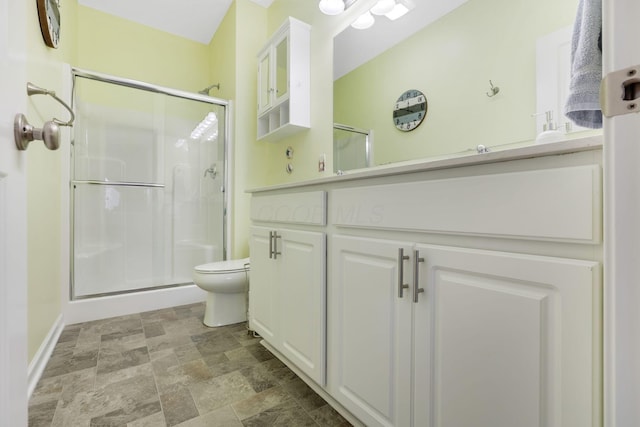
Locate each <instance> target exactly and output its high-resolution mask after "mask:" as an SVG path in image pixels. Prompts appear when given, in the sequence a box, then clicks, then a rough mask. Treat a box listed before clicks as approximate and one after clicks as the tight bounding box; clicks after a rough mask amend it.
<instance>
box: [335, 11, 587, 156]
mask: <svg viewBox="0 0 640 427" xmlns="http://www.w3.org/2000/svg"><path fill="white" fill-rule="evenodd" d="M576 7H577V0H562V1H556V0H540V1H537V2H521V1H518V2H514V1H512V0H470V1H469V2H467V3H466V4H464V5H462V6H461V7H459V8H458V9H456V10H454V11H452V12H451V13H449V14H448V15H445V16H444V17H442V18H441V19H439V20H438V21H436V22H435V23H433V24H431V25H429V26H427V27H426V28H425V29H423V30H421V31H419V32H418V33H416V34H414V35H413V36H411V37H409V38H408V39H406V40H405V41H403V42H402V43H400V44H399V45H397V46H396V47H394V48H392V49H390V50H388V51H387V52H385V53H384V54H382V55H380V56H378V57H376V58H374V59H373V60H371V61H370V62H368V63H367V64H365V65H364V66H361V67H359V68H358V69H356V70H355V71H353V72H351V73H349V74H347V75H345V76H344V77H342V78H340V79H339V80H337V81H336V84H335V88H334V96H335V104H334V105H335V117H336V122H338V123H343V124H347V125H351V126H355V127H359V128H364V129H373V132H374V160H375V163H376V164H382V163H387V162H396V161H401V160H407V159H415V158H422V157H428V156H433V155H441V154H450V153H455V152H459V151H464V150H468V149H470V148H473V147H475V146H476V145H477V144H484V145H488V146H494V145H501V144H509V143H517V142H525V141H526V142H528V143H529V142H531V141H532V140H533V139H535V133H536V130H535V118H534V117H532V114H534V113H536V74H535V73H536V40H537V39H538V38H539V37H541V36H543V35H546V34H548V33H551V32H553V31H555V30H557V29H560V28H562V27H566V26H569V25H571V24H572V23H573V20H574V18H575V11H576ZM489 80H492V81H493V82H494V83H495V84H496V85H497V86H499V87H500V93H499V95H498V96H496V97H493V98H489V97H487V96H486V94H485V93H486V92H488V90H489V87H490V86H489ZM408 89H418V90H420V91H422V92H423V93H424V94H425V95H426V97H427V100H428V112H427V117H426V119H425V121H424V122H423V123H422V124H421V125H420V126H419V127H418V128H417V129H415V130H413V131H411V132H401V131H398V130H397V129H396V128H395V126H394V124H393V121H392V111H393V106H394V104H395V102H396V100H397V99H398V97H399V96H400V94H402V93H403V92H404V91H405V90H408Z"/></svg>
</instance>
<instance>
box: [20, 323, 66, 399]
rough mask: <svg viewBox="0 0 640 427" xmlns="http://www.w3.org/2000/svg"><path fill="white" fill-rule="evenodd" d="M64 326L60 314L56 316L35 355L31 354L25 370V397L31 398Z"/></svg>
mask: <svg viewBox="0 0 640 427" xmlns="http://www.w3.org/2000/svg"><path fill="white" fill-rule="evenodd" d="M64 326H65V325H64V322H63V320H62V314H61V315H59V316H58V318H57V319H56V321H55V322H53V326H52V327H51V329H50V330H49V333H48V334H47V336H46V337H45V339H44V340H43V341H42V344H40V348H39V349H38V351H37V352H36V354H35V356H33V359H31V363H29V369H28V371H27V399H31V395H32V394H33V390H35V388H36V385H38V381H40V377H42V373H43V372H44V368H45V367H46V366H47V362H49V358H51V354H52V353H53V349H54V348H55V346H56V343H57V342H58V339H59V338H60V334H62V330H63V329H64Z"/></svg>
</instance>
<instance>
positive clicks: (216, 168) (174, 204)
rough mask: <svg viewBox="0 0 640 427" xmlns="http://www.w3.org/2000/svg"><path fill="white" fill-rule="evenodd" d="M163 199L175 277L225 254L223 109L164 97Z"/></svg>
mask: <svg viewBox="0 0 640 427" xmlns="http://www.w3.org/2000/svg"><path fill="white" fill-rule="evenodd" d="M165 105H166V109H165V122H164V123H165V127H164V134H165V152H166V157H165V158H166V161H165V171H164V173H165V176H166V180H165V182H166V187H165V196H166V197H165V203H166V204H167V206H166V211H167V212H171V215H170V216H169V218H168V221H167V224H166V225H167V230H166V232H167V236H169V239H170V242H171V243H170V244H169V246H168V247H167V256H168V257H170V258H171V260H172V263H171V264H172V267H173V268H172V274H173V280H174V281H175V282H176V283H186V282H191V281H192V280H193V279H192V273H193V267H195V266H196V265H199V264H204V263H208V262H213V261H219V260H222V259H224V238H225V236H224V207H225V206H224V174H225V161H224V159H225V140H224V135H225V129H224V126H225V120H224V117H225V110H224V107H222V106H219V105H212V104H209V103H204V102H194V101H192V100H186V99H182V98H176V97H168V98H167V99H166V101H165Z"/></svg>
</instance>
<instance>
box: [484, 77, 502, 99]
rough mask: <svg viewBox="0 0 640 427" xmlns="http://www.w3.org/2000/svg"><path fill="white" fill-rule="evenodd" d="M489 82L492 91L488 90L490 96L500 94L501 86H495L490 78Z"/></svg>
mask: <svg viewBox="0 0 640 427" xmlns="http://www.w3.org/2000/svg"><path fill="white" fill-rule="evenodd" d="M489 84H490V85H491V89H490V93H489V92H486V94H487V96H488V97H489V98H493V97H494V96H496V95H497V94H498V92H500V88H499V87H498V86H494V85H493V82H492V81H491V80H489Z"/></svg>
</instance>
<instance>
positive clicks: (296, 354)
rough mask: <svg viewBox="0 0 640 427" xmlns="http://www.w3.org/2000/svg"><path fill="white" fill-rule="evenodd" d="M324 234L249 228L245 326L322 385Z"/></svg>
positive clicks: (323, 364) (323, 368) (323, 374)
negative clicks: (247, 320)
mask: <svg viewBox="0 0 640 427" xmlns="http://www.w3.org/2000/svg"><path fill="white" fill-rule="evenodd" d="M325 240H326V236H325V234H324V233H321V232H315V231H300V230H291V229H286V228H268V227H252V228H251V237H250V249H251V266H252V272H253V274H252V275H251V283H250V292H251V293H250V296H249V301H250V310H249V311H250V316H251V323H250V324H251V328H252V329H253V330H255V331H256V332H258V333H259V334H260V335H261V336H262V337H263V338H264V339H265V340H266V341H267V342H268V343H269V344H271V345H272V346H273V347H274V348H276V349H277V350H278V351H280V352H281V353H282V355H284V356H285V357H286V358H287V359H289V360H290V361H291V362H293V363H295V364H296V366H298V367H299V368H300V369H301V370H302V371H303V372H304V373H305V374H307V375H308V376H309V377H310V378H312V379H313V380H314V381H316V382H317V383H318V384H324V383H325V365H326V364H325V355H326V348H325V311H326V309H325V306H326V304H325V282H326V280H325V259H326V249H325Z"/></svg>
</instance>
